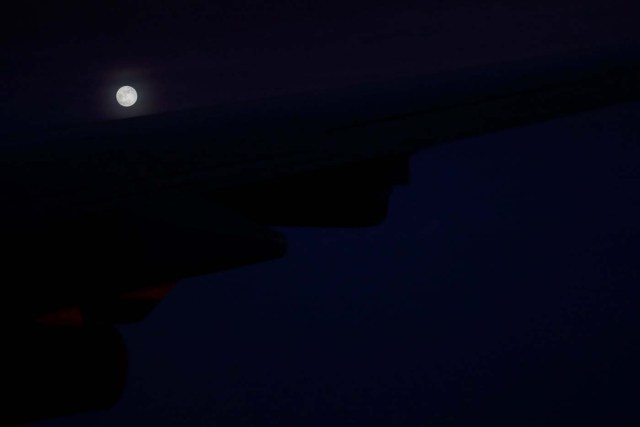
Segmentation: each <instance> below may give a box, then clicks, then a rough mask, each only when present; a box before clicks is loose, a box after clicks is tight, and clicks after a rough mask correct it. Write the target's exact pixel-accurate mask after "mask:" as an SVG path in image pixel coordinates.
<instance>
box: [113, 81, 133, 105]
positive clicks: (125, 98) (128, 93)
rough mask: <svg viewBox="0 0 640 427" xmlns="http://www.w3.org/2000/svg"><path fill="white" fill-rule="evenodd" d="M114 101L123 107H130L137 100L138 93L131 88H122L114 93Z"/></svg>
mask: <svg viewBox="0 0 640 427" xmlns="http://www.w3.org/2000/svg"><path fill="white" fill-rule="evenodd" d="M116 100H117V101H118V104H120V105H122V106H123V107H131V106H132V105H133V104H135V103H136V101H137V100H138V92H136V90H135V89H134V88H132V87H131V86H122V87H121V88H120V89H118V92H116Z"/></svg>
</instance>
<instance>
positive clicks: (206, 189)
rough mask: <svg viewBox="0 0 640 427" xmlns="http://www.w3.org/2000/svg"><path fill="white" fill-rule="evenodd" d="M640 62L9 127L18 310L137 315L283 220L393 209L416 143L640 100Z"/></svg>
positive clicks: (434, 78)
mask: <svg viewBox="0 0 640 427" xmlns="http://www.w3.org/2000/svg"><path fill="white" fill-rule="evenodd" d="M639 64H640V57H639V56H638V55H637V51H634V50H633V49H618V50H614V51H604V52H577V53H575V54H573V55H566V54H565V55H561V56H552V57H542V58H535V59H530V60H527V61H520V62H511V63H504V64H497V65H492V66H490V67H488V66H487V67H480V68H475V69H466V70H463V71H459V72H456V73H448V74H444V75H442V74H440V75H425V76H418V77H413V78H410V79H401V80H392V81H383V82H376V83H367V84H363V85H360V86H352V87H348V88H341V89H339V90H333V91H331V90H326V91H319V92H318V91H316V92H313V93H308V94H303V95H296V96H291V97H279V98H268V99H265V100H263V101H260V102H252V103H238V104H235V105H234V104H231V105H227V106H223V107H220V106H217V107H212V108H199V109H191V110H182V111H178V112H170V113H162V114H154V115H147V116H141V117H133V118H127V119H121V120H110V121H104V122H97V123H91V124H84V125H81V126H75V127H74V126H71V127H58V128H54V129H48V130H39V131H35V132H21V133H13V134H10V135H5V137H4V140H3V150H2V156H1V160H0V162H2V167H1V168H0V174H2V176H1V182H3V186H2V191H1V193H0V194H1V197H2V202H3V207H4V209H3V210H2V212H1V213H0V216H1V218H2V227H3V230H2V234H3V236H5V238H4V239H3V244H4V251H3V252H4V253H5V258H4V265H5V269H4V270H5V277H11V280H10V281H11V283H12V285H11V286H9V287H8V288H9V289H8V290H5V301H9V303H8V304H7V308H5V310H4V312H5V313H6V314H8V315H9V316H10V318H12V319H29V318H36V317H38V316H42V315H45V314H47V313H51V312H55V311H57V310H60V309H64V308H68V307H81V308H82V311H83V312H84V313H85V314H86V316H88V317H91V318H94V319H103V320H105V321H108V322H117V321H127V320H133V319H139V318H140V317H142V315H141V314H138V315H136V314H135V313H136V310H134V309H132V308H131V309H125V308H124V305H123V304H124V303H123V304H117V303H115V301H121V302H122V301H124V300H125V299H127V298H124V297H123V296H124V295H129V298H128V300H130V302H131V304H132V306H135V305H136V304H137V306H138V308H139V310H140V312H139V313H143V312H146V311H147V310H148V307H149V304H148V301H147V302H146V303H143V302H141V301H138V302H135V303H134V302H133V301H134V300H135V299H136V298H133V297H132V296H133V295H139V296H141V295H144V294H145V292H142V291H141V290H143V289H147V290H149V289H154V288H157V287H158V286H159V284H166V283H173V282H175V281H177V280H179V279H181V278H185V277H190V276H194V275H201V274H208V273H213V272H216V271H221V270H224V269H228V268H234V267H239V266H242V265H246V264H250V263H254V262H260V261H266V260H270V259H274V258H278V257H280V256H282V255H284V253H285V241H284V238H283V236H282V235H281V234H280V233H279V232H277V231H274V230H272V229H270V228H269V226H273V225H283V226H288V225H295V226H338V227H356V226H368V225H375V224H377V223H379V222H380V221H382V220H383V219H384V217H385V215H386V210H387V205H388V197H389V194H390V192H391V189H392V187H393V186H394V185H398V184H402V183H404V182H407V180H408V177H409V171H408V159H409V158H410V156H411V155H412V154H413V153H414V152H416V151H417V150H420V149H423V148H426V147H430V146H433V145H436V144H441V143H445V142H448V141H453V140H456V139H460V138H465V137H470V136H473V135H477V134H481V133H486V132H494V131H498V130H500V129H504V128H509V127H514V126H522V125H526V124H529V123H533V122H537V121H541V120H549V119H553V118H555V117H559V116H562V115H566V114H572V113H577V112H580V111H585V110H589V109H593V108H598V107H604V106H607V105H612V104H616V103H623V102H628V101H633V100H635V99H638V95H639V94H640V83H639V79H638V75H640V74H639V72H640V68H639ZM52 278H54V279H52ZM52 280H55V282H56V283H55V285H54V284H53V283H52ZM161 288H162V286H161ZM146 294H147V295H152V294H153V295H155V296H158V295H160V294H161V293H159V292H151V291H147V293H146ZM143 299H144V298H138V300H143ZM125 305H126V304H125ZM143 307H144V309H143ZM107 308H108V309H107Z"/></svg>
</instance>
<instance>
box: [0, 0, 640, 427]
mask: <svg viewBox="0 0 640 427" xmlns="http://www.w3.org/2000/svg"><path fill="white" fill-rule="evenodd" d="M85 3H86V2H70V4H71V6H69V7H68V8H67V7H66V6H65V7H59V6H58V5H57V4H53V3H51V4H49V3H46V5H43V6H42V7H37V8H33V7H31V5H30V4H27V2H24V5H22V6H21V7H23V8H24V9H25V10H24V11H23V13H22V14H20V15H17V18H16V19H12V20H11V24H10V25H8V26H5V27H3V29H2V31H3V33H1V35H2V38H3V42H2V44H0V49H2V51H1V52H2V55H0V61H2V62H1V63H0V65H1V66H0V97H1V103H0V124H1V125H2V129H1V131H0V135H1V134H2V133H3V132H5V131H9V132H13V131H21V130H25V129H33V128H38V127H41V126H51V125H56V126H57V125H60V124H75V123H85V122H95V121H103V120H109V119H117V118H122V117H128V116H136V115H145V114H150V113H156V112H162V111H174V110H181V109H183V108H188V107H197V106H204V105H223V106H224V105H225V103H231V102H237V101H243V100H251V99H264V98H268V97H271V96H280V95H286V94H292V93H303V92H305V91H313V90H317V89H323V88H334V89H335V88H339V87H349V86H351V85H354V84H357V83H361V82H365V81H368V82H370V81H376V80H384V79H389V78H393V79H399V78H402V77H403V76H411V75H416V74H420V73H431V72H434V73H435V72H446V71H450V70H459V69H463V68H465V67H469V66H474V65H479V64H495V63H499V62H501V61H508V60H513V59H518V58H525V57H533V56H536V55H543V54H549V53H557V52H565V51H572V50H575V49H590V50H596V51H597V49H598V47H600V46H611V45H617V44H620V45H624V44H628V43H631V42H634V41H638V40H639V38H638V32H637V31H638V30H637V16H638V14H637V13H633V10H632V9H633V8H632V7H631V6H629V1H628V0H624V1H623V0H619V1H618V0H613V1H583V2H578V1H573V0H572V1H553V2H552V1H550V0H549V1H547V0H541V1H538V2H531V1H527V2H524V1H515V2H513V1H509V2H507V1H500V0H492V1H489V2H477V1H463V0H459V1H453V2H431V3H427V4H425V2H423V1H420V2H418V1H416V2H410V1H408V2H402V4H401V5H400V4H399V3H398V4H394V5H393V6H390V5H389V4H386V5H380V6H378V5H373V4H370V2H366V4H365V3H364V2H344V1H343V2H311V1H308V2H301V1H295V2H294V1H282V2H269V4H266V3H265V4H262V3H261V4H260V5H258V3H259V2H255V1H253V2H252V1H243V2H233V3H232V4H231V3H230V4H229V5H227V4H226V3H225V4H222V3H220V4H213V5H209V6H207V7H204V9H202V4H203V2H197V1H196V2H181V3H180V4H182V3H184V4H185V6H179V5H178V6H175V4H177V3H175V4H174V2H154V4H155V5H156V6H155V9H153V10H155V11H156V12H157V11H160V12H157V13H155V12H154V14H147V11H148V9H149V8H150V6H149V5H147V6H145V5H143V4H144V3H143V2H140V3H139V5H136V6H127V5H125V2H119V1H118V2H111V3H109V5H108V6H104V7H103V6H102V3H95V5H94V4H93V3H92V5H91V6H87V5H85ZM165 3H166V4H167V5H174V6H175V7H173V6H172V7H169V6H167V7H166V8H165V7H163V6H162V5H163V4H165ZM87 4H88V3H87ZM98 4H99V5H100V6H98ZM105 4H106V3H105ZM158 5H160V6H158ZM186 5H188V6H186ZM194 16H197V17H198V20H196V21H193V20H192V19H193V17H194ZM112 23H113V24H112ZM122 84H131V85H133V86H136V87H137V88H138V89H140V91H139V94H140V100H139V102H140V105H139V106H138V107H136V108H137V109H132V110H126V111H125V110H122V109H118V108H115V106H114V105H115V102H114V99H113V97H114V95H115V89H117V87H119V86H120V85H122ZM145 97H146V99H145ZM638 123H640V104H630V105H626V106H617V107H611V108H607V109H602V110H599V111H595V112H591V113H584V114H580V115H576V116H573V117H569V118H563V119H559V120H554V121H549V122H546V123H541V124H538V125H535V126H528V127H523V128H519V129H512V130H505V131H502V132H498V133H494V134H491V135H485V136H481V137H475V138H470V139H466V140H460V141H457V142H453V143H449V144H446V145H442V146H438V147H434V148H430V149H428V150H424V151H422V152H420V153H418V154H417V155H416V156H415V157H414V158H413V160H412V180H411V184H410V185H408V186H405V187H399V188H397V189H396V190H395V192H394V194H393V195H392V199H391V207H390V212H389V217H388V219H387V221H386V222H385V223H383V224H382V225H380V226H377V227H373V228H364V229H282V231H283V232H284V233H285V234H286V236H287V239H288V243H289V249H288V254H287V256H285V257H284V258H282V259H280V260H277V261H273V262H269V263H265V264H259V265H253V266H248V267H243V268H240V269H237V270H232V271H228V272H224V273H219V274H215V275H211V276H205V277H199V278H194V279H189V280H184V281H182V282H180V283H179V286H177V287H176V288H175V289H174V290H173V291H172V293H170V294H169V296H168V297H167V298H166V299H165V300H164V301H163V302H162V303H161V304H160V305H159V307H158V308H157V309H156V311H154V312H153V313H152V314H151V315H150V316H149V317H148V318H147V319H145V320H144V321H143V322H141V323H138V324H133V325H126V326H122V327H120V331H121V332H122V334H123V335H124V337H125V340H126V342H127V346H128V349H129V360H130V372H129V380H128V383H127V387H126V389H125V392H124V396H123V397H122V399H121V400H120V402H119V403H118V404H117V405H116V406H115V407H114V408H113V409H112V410H111V411H108V412H100V413H91V414H80V415H74V416H69V417H64V418H61V419H58V420H50V421H44V422H40V423H35V424H34V425H38V426H43V427H44V426H113V425H122V426H139V425H157V426H175V425H187V426H192V425H203V426H204V425H206V426H272V425H273V426H316V425H317V426H328V425H337V426H347V425H357V426H370V425H380V426H390V425H399V426H425V425H434V426H446V425H452V426H463V425H464V426H467V425H500V426H518V425H536V426H539V425H580V424H586V423H587V422H590V423H594V422H595V423H597V424H600V425H618V426H626V425H636V423H637V422H638V421H640V420H638V418H639V417H638V414H637V410H636V409H635V405H636V403H637V402H638V398H640V393H639V392H638V388H637V384H638V380H639V379H640V375H638V374H639V372H638V364H637V361H638V360H640V359H639V356H640V352H639V351H638V348H639V346H638V344H639V343H638V340H639V336H638V328H639V327H640V311H639V310H638V305H639V303H640V298H639V297H640V295H639V294H640V291H639V288H638V284H639V283H640V267H638V258H639V255H640V221H639V220H638V218H640V191H638V189H639V188H640V127H639V126H638ZM301 143H304V141H301Z"/></svg>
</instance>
